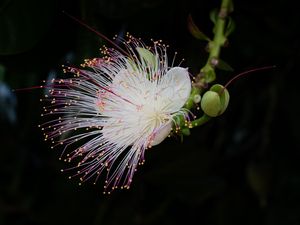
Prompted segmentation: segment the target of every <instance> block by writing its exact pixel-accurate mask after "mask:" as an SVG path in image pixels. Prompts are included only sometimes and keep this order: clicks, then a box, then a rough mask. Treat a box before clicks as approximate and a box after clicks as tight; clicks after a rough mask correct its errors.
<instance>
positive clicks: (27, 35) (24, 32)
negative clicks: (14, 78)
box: [0, 0, 55, 55]
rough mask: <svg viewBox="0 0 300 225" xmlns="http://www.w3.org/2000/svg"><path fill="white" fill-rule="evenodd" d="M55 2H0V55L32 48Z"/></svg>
mask: <svg viewBox="0 0 300 225" xmlns="http://www.w3.org/2000/svg"><path fill="white" fill-rule="evenodd" d="M54 6H55V2H52V1H50V0H45V1H39V0H26V1H23V0H7V1H5V2H4V3H0V55H10V54H18V53H21V52H24V51H27V50H28V49H30V48H32V47H33V46H34V45H35V44H36V43H37V42H38V41H39V40H40V39H41V38H42V37H43V35H44V34H45V32H46V31H47V28H48V27H49V25H50V22H51V16H52V15H51V12H54V10H53V9H54Z"/></svg>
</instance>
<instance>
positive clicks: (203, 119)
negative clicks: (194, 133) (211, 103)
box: [190, 114, 211, 127]
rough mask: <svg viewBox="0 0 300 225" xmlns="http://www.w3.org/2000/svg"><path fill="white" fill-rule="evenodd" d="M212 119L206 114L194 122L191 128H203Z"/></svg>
mask: <svg viewBox="0 0 300 225" xmlns="http://www.w3.org/2000/svg"><path fill="white" fill-rule="evenodd" d="M210 118H211V117H209V116H208V115H206V114H203V116H201V117H200V118H198V119H196V120H193V121H192V122H191V123H190V125H191V127H197V126H201V125H203V124H205V123H206V122H208V121H209V120H210Z"/></svg>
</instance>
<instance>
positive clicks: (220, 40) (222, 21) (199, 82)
mask: <svg viewBox="0 0 300 225" xmlns="http://www.w3.org/2000/svg"><path fill="white" fill-rule="evenodd" d="M231 6H232V0H222V2H221V8H220V10H219V13H218V16H217V19H216V22H215V26H214V28H213V31H214V37H213V39H212V41H210V42H209V56H208V59H207V62H206V64H205V65H204V66H203V67H202V69H201V70H200V73H199V74H198V75H197V77H196V84H195V85H194V86H193V88H192V92H191V95H190V97H189V99H188V100H187V102H186V104H185V108H186V109H191V108H193V107H194V105H195V104H194V96H195V95H199V94H201V93H202V92H203V91H204V90H205V87H206V86H207V84H208V83H211V82H213V81H214V80H215V79H216V73H215V66H216V65H217V64H218V59H219V57H220V53H221V48H222V47H223V46H224V44H225V42H226V40H227V39H226V36H225V28H226V24H227V21H226V19H227V16H228V13H229V12H230V11H231ZM182 119H183V118H179V120H180V121H181V120H182ZM209 119H210V118H206V117H205V118H203V117H201V118H199V119H197V120H194V121H193V122H192V126H193V127H194V126H200V125H202V124H203V122H202V121H205V122H207V121H208V120H209ZM198 120H200V121H198ZM195 121H197V122H195Z"/></svg>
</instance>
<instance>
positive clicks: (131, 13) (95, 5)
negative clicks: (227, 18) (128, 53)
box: [0, 0, 300, 225]
mask: <svg viewBox="0 0 300 225" xmlns="http://www.w3.org/2000/svg"><path fill="white" fill-rule="evenodd" d="M219 5H220V1H217V0H215V1H211V0H207V1H201V0H198V1H192V0H185V1H183V0H180V1H171V0H165V1H161V0H89V1H84V0H76V1H51V0H45V1H38V0H27V1H23V0H1V1H0V224H1V225H2V224H5V225H6V224H44V225H47V224H49V225H50V224H91V225H94V224H98V225H100V224H105V225H120V224H130V225H135V224H136V225H138V224H140V225H150V224H172V225H173V224H202V225H208V224H209V225H211V224H213V225H247V224H256V225H259V224H264V225H281V224H282V225H296V224H300V203H299V202H300V164H299V160H300V157H299V156H300V155H299V139H300V136H299V127H300V123H299V115H300V106H299V95H298V85H299V84H298V83H297V81H296V80H297V78H296V77H297V76H298V73H299V72H298V67H297V66H298V63H299V50H300V42H299V35H297V31H298V30H299V27H300V17H299V12H298V11H297V7H295V5H294V3H292V1H287V0H273V1H271V0H269V1H267V0H266V1H258V0H253V1H235V11H234V13H233V14H232V17H233V18H234V20H235V22H236V30H235V32H234V33H233V34H232V35H231V36H230V38H229V46H228V47H227V48H225V49H223V50H222V59H223V60H225V61H226V62H228V63H229V64H230V65H231V66H232V67H233V68H234V69H235V71H234V72H222V71H217V72H218V73H217V75H218V82H219V83H221V84H224V83H226V81H228V80H229V79H230V78H232V77H233V76H234V75H235V74H237V73H239V72H241V71H244V70H247V69H249V68H255V67H260V66H265V65H274V64H275V65H277V68H276V69H274V70H269V71H263V72H257V73H254V74H252V75H250V76H247V77H244V78H242V79H240V80H238V81H236V82H235V83H234V84H232V85H231V86H230V87H229V91H230V94H231V101H230V105H229V107H228V110H227V111H226V112H225V114H224V115H222V116H220V117H218V118H216V119H214V120H212V121H210V122H209V123H208V124H206V125H204V126H201V127H198V128H196V129H193V130H192V133H191V135H190V136H189V137H186V138H184V140H183V143H181V141H180V139H179V138H178V139H176V138H172V139H168V140H166V141H164V142H163V143H162V144H160V145H159V146H156V147H155V148H153V149H151V151H150V150H149V152H147V154H146V164H145V165H144V166H142V167H140V168H139V170H138V172H137V173H136V175H135V177H134V182H133V185H132V187H131V189H130V190H128V191H115V192H114V193H113V194H111V195H103V194H102V191H103V188H102V186H103V185H102V183H98V184H97V185H96V186H94V185H92V184H91V183H85V184H84V185H83V186H80V187H79V186H78V184H77V182H78V181H77V180H76V179H74V180H68V179H67V177H68V174H64V173H61V172H60V169H61V168H64V167H65V164H64V163H63V162H61V161H59V160H58V157H59V154H60V151H59V149H55V150H50V145H49V143H45V142H44V141H43V136H42V134H41V132H40V130H39V129H38V127H37V125H38V124H39V123H41V122H42V119H41V118H40V113H41V111H42V104H41V103H40V101H39V99H40V98H42V96H43V90H32V91H24V92H17V93H13V92H11V89H14V88H21V87H30V86H34V85H40V84H41V81H42V80H44V79H47V77H51V76H58V77H59V76H62V75H63V74H62V71H61V68H60V67H61V64H64V63H66V62H70V63H73V64H76V65H79V64H80V63H81V62H82V60H83V59H84V58H93V57H97V56H98V55H99V52H98V49H99V47H100V46H101V45H102V44H103V43H104V42H103V41H101V39H100V38H99V37H98V36H97V35H96V34H94V33H92V32H90V31H88V30H86V29H85V28H83V27H82V26H80V25H79V24H77V23H75V22H74V21H72V20H70V19H69V18H68V17H66V16H65V15H64V14H62V10H66V11H68V12H69V13H71V14H72V15H75V16H76V17H78V18H82V19H83V20H84V21H86V22H87V23H88V24H89V25H91V26H93V27H95V28H96V29H97V30H99V31H100V32H102V33H104V34H105V35H107V36H108V37H113V35H114V34H120V35H122V34H124V32H127V31H128V32H130V33H131V34H133V35H134V36H136V37H141V38H143V40H145V41H146V42H147V41H149V40H150V39H151V38H154V39H162V40H164V42H165V43H167V44H169V45H170V46H171V48H170V53H171V54H172V51H173V52H174V51H178V52H179V57H178V58H179V59H180V58H185V59H186V61H185V62H184V64H183V66H186V67H189V68H190V71H191V72H192V73H193V74H196V73H197V72H198V71H199V69H200V68H201V67H202V66H203V65H204V63H205V61H206V57H207V53H206V52H205V45H206V44H205V43H203V42H199V41H198V40H196V39H194V38H193V37H192V36H191V35H190V34H189V32H188V30H187V28H186V27H187V26H186V20H187V16H188V14H191V15H192V16H193V18H194V21H195V23H196V24H197V25H198V26H199V27H200V28H201V29H202V30H203V31H204V32H206V33H207V34H208V35H210V36H211V35H212V32H211V30H212V26H213V24H212V23H211V21H210V20H209V11H210V10H212V9H214V8H216V7H218V6H219ZM148 43H150V42H148Z"/></svg>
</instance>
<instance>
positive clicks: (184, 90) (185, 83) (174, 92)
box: [160, 67, 192, 113]
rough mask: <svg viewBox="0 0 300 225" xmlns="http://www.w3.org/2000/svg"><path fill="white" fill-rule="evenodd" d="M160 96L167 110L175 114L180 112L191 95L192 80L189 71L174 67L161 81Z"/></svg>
mask: <svg viewBox="0 0 300 225" xmlns="http://www.w3.org/2000/svg"><path fill="white" fill-rule="evenodd" d="M160 87H161V90H160V96H162V98H163V101H164V105H165V106H166V107H165V110H166V111H168V112H169V113H174V112H177V111H178V110H180V109H181V108H182V107H183V105H184V104H185V102H186V101H187V100H188V98H189V96H190V93H191V88H192V85H191V79H190V76H189V73H188V71H187V69H185V68H182V67H173V68H172V69H170V70H169V71H168V72H167V73H166V75H165V76H163V77H162V78H161V80H160Z"/></svg>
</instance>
